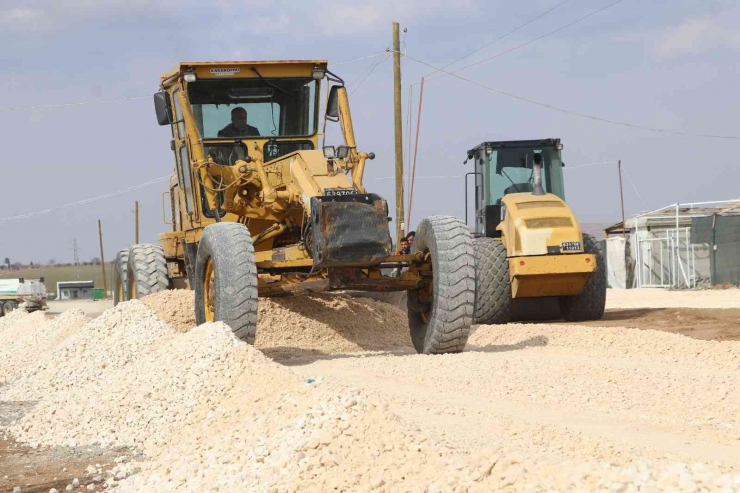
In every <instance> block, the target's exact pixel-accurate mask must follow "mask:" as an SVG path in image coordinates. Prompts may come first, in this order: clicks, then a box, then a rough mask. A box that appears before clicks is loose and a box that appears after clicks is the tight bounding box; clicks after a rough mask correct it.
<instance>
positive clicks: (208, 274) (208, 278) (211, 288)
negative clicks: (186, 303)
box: [203, 258, 216, 322]
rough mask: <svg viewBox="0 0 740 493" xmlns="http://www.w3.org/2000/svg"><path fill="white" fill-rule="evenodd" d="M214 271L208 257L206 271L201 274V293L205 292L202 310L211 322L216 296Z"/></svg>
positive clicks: (211, 261) (213, 317)
mask: <svg viewBox="0 0 740 493" xmlns="http://www.w3.org/2000/svg"><path fill="white" fill-rule="evenodd" d="M215 285H216V271H215V269H214V268H213V259H212V258H209V259H208V261H207V262H206V271H205V275H204V276H203V293H204V294H205V296H204V298H205V303H204V307H203V309H204V311H205V315H206V321H207V322H213V321H214V319H215V311H216V310H215V308H214V305H215V301H214V300H215V298H216V286H215Z"/></svg>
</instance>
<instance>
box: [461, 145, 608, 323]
mask: <svg viewBox="0 0 740 493" xmlns="http://www.w3.org/2000/svg"><path fill="white" fill-rule="evenodd" d="M562 148H563V145H562V143H561V142H560V139H542V140H513V141H498V142H483V143H482V144H480V145H478V146H476V147H474V148H473V149H470V150H469V151H468V153H467V159H466V162H467V161H468V160H471V159H472V160H474V163H475V171H473V172H470V173H468V175H471V174H472V175H475V211H476V212H475V239H474V245H475V256H476V272H477V289H476V302H475V305H476V306H475V323H478V324H503V323H508V322H510V321H511V322H513V321H521V320H546V319H557V318H564V319H565V320H567V321H571V322H575V321H583V320H599V319H601V318H602V316H603V315H604V306H605V303H606V269H605V265H604V261H603V257H602V254H601V252H600V251H599V248H598V245H597V242H596V240H595V239H594V238H593V237H592V236H590V235H588V234H583V233H582V231H581V228H580V226H579V224H578V220H577V219H576V216H575V214H573V211H571V209H570V208H569V207H568V205H567V204H566V203H565V183H564V180H563V161H562V158H561V150H562ZM466 178H467V175H466ZM467 196H468V194H467V181H466V192H465V209H466V211H467V207H468V197H467ZM466 222H467V217H466Z"/></svg>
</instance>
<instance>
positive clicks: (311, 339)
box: [142, 290, 411, 357]
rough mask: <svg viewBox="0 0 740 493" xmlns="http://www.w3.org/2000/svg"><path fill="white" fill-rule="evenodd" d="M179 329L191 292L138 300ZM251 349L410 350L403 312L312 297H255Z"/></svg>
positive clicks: (190, 311) (296, 352) (187, 315)
mask: <svg viewBox="0 0 740 493" xmlns="http://www.w3.org/2000/svg"><path fill="white" fill-rule="evenodd" d="M142 301H143V302H144V303H145V304H146V305H147V306H149V307H150V308H152V309H153V310H154V311H155V312H156V313H157V315H158V316H159V318H161V319H162V320H164V321H166V322H168V323H169V324H171V325H172V326H173V327H174V328H175V329H177V330H179V331H181V332H185V331H187V330H189V329H190V328H192V327H194V326H195V309H194V306H193V305H194V297H193V292H192V291H189V290H172V291H164V292H162V293H157V294H154V295H151V296H148V297H146V298H144V300H142ZM255 347H257V348H258V349H262V350H269V351H266V353H267V354H269V355H271V356H272V355H278V354H279V355H280V356H283V357H284V356H291V355H293V356H300V355H303V354H306V353H314V352H316V353H324V354H326V353H346V352H357V351H389V350H396V349H409V348H411V339H410V337H409V328H408V321H407V316H406V312H404V311H401V310H399V309H397V308H395V307H393V306H391V305H389V304H388V303H383V302H380V301H375V300H372V299H369V298H352V297H349V296H336V295H331V294H327V295H312V296H301V297H295V298H260V300H259V314H258V319H257V337H256V342H255Z"/></svg>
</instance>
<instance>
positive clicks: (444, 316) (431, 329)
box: [408, 216, 475, 354]
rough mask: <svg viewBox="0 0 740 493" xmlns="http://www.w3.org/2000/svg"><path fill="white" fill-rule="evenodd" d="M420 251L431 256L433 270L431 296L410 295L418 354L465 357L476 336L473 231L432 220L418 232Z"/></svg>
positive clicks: (443, 218) (456, 221)
mask: <svg viewBox="0 0 740 493" xmlns="http://www.w3.org/2000/svg"><path fill="white" fill-rule="evenodd" d="M414 251H415V252H423V253H425V254H428V256H429V259H430V262H431V264H432V265H431V268H432V279H431V280H430V283H431V284H430V286H429V288H430V290H431V292H427V293H425V292H423V291H422V292H410V293H409V302H408V316H409V329H410V331H411V341H412V342H413V344H414V348H415V349H416V351H417V352H419V353H423V354H444V353H459V352H461V351H462V350H463V349H464V348H465V344H466V343H467V341H468V336H469V335H470V326H471V325H472V323H473V312H474V304H475V257H474V254H473V239H472V237H471V235H470V231H469V230H468V228H467V226H466V225H465V223H463V222H462V221H460V220H459V219H457V218H455V217H450V216H432V217H429V218H427V219H424V220H423V221H422V222H421V223H420V224H419V227H418V228H417V230H416V237H415V238H414ZM425 295H426V298H425Z"/></svg>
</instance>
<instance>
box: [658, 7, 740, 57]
mask: <svg viewBox="0 0 740 493" xmlns="http://www.w3.org/2000/svg"><path fill="white" fill-rule="evenodd" d="M732 17H735V18H737V17H736V16H732V15H727V14H725V15H723V16H722V17H695V18H691V19H686V20H685V21H683V22H682V23H681V24H679V25H677V26H673V27H669V28H666V29H663V30H661V31H659V32H657V33H655V34H654V35H653V36H652V40H651V44H652V49H653V51H654V52H655V53H656V54H657V55H658V56H660V57H663V58H677V57H680V56H683V55H694V54H699V53H705V52H708V51H712V50H717V49H729V50H732V51H740V32H738V31H737V30H736V28H735V27H733V26H732V25H731V23H730V22H728V21H727V19H729V18H732Z"/></svg>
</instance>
